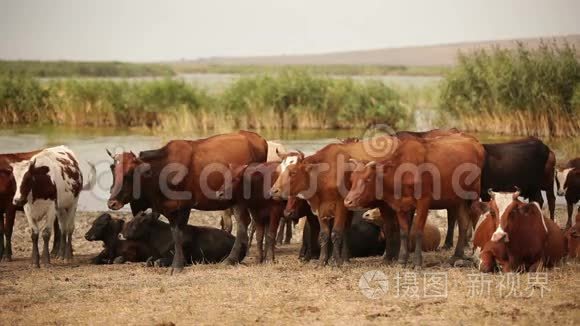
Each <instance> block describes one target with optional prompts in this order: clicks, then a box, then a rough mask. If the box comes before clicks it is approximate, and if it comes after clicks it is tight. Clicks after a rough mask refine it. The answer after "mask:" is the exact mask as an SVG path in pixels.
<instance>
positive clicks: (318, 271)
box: [0, 207, 580, 325]
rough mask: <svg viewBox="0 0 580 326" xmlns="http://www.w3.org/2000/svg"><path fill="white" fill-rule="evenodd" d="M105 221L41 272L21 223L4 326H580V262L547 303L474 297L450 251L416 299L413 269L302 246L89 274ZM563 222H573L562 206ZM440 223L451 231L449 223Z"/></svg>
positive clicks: (2, 311)
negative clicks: (334, 261)
mask: <svg viewBox="0 0 580 326" xmlns="http://www.w3.org/2000/svg"><path fill="white" fill-rule="evenodd" d="M96 215H97V214H95V213H80V214H79V216H78V220H77V231H76V232H75V242H74V246H75V254H76V258H75V264H74V265H72V266H63V265H62V263H60V262H54V264H53V265H52V266H50V267H49V268H41V269H33V268H31V267H30V266H29V258H28V257H29V254H30V240H29V236H28V233H27V232H26V225H25V224H26V221H25V219H24V218H23V217H22V216H19V217H18V220H17V224H16V231H15V236H14V247H15V252H14V256H15V258H16V259H15V261H13V262H10V263H8V262H1V263H0V324H2V325H12V324H25V325H33V324H59V325H60V324H96V325H102V324H113V323H118V324H146V325H151V324H170V323H175V324H181V325H183V324H217V323H220V324H239V323H254V322H259V323H268V324H272V323H275V324H288V323H300V324H304V323H310V324H353V323H356V324H375V323H381V324H382V323H386V322H394V323H397V324H429V325H433V324H498V323H505V322H508V323H517V324H532V323H533V324H543V323H545V322H549V323H555V324H569V325H579V324H580V282H578V277H579V276H580V264H579V263H578V262H568V263H567V264H564V265H562V266H559V267H557V268H555V269H554V270H552V271H550V272H549V274H548V281H547V282H548V283H547V285H546V287H547V289H548V290H547V291H546V292H545V293H544V295H543V297H541V296H540V294H539V291H540V288H539V287H536V288H535V293H534V294H533V295H532V296H531V297H530V298H527V297H514V296H515V295H517V293H516V294H513V293H512V294H510V295H507V290H506V289H504V288H502V287H501V284H507V278H506V277H508V276H506V275H495V276H492V277H491V279H490V282H491V286H490V293H489V294H487V293H484V294H483V295H478V294H474V293H473V292H471V293H470V291H473V286H472V285H474V286H476V287H477V288H479V287H480V285H481V282H474V281H471V280H470V278H473V277H477V276H478V275H480V274H477V273H476V271H475V270H474V269H470V268H461V269H460V268H451V267H448V266H447V265H446V264H445V263H444V261H445V260H446V258H447V257H449V255H450V254H451V252H450V251H439V252H434V253H428V254H426V255H425V264H426V265H427V266H428V267H427V268H425V269H424V270H423V271H422V272H419V273H417V274H414V275H416V277H417V282H418V291H419V292H418V297H417V298H415V297H412V296H411V295H410V294H409V293H404V290H405V289H408V290H412V289H413V284H410V287H407V288H405V287H404V286H402V285H400V286H397V281H396V277H397V275H399V276H401V277H403V275H404V273H405V272H409V273H412V271H411V270H409V269H403V268H400V267H398V266H385V265H383V264H382V263H381V258H380V257H374V258H365V259H353V260H352V263H351V264H349V265H348V266H345V267H342V268H331V267H326V268H319V267H317V266H316V265H315V264H312V263H307V264H304V263H301V262H299V261H298V259H297V258H296V256H297V251H298V247H299V244H298V243H293V244H291V245H286V246H282V247H280V248H279V251H278V253H279V254H278V256H277V258H278V262H277V263H275V264H271V265H263V266H260V265H257V264H256V263H255V261H254V259H253V257H250V258H248V259H246V260H245V261H244V263H243V264H242V265H240V266H235V267H231V266H222V265H213V266H212V265H209V266H208V265H206V266H199V265H198V266H193V267H188V268H186V269H185V272H184V273H182V274H179V275H177V276H168V275H167V269H163V268H147V267H145V266H143V264H125V265H108V266H93V265H89V264H88V263H87V260H88V259H89V258H90V257H92V256H93V255H95V254H96V253H97V252H98V251H99V250H100V245H99V244H95V243H89V242H87V241H85V240H84V238H83V235H84V232H85V231H86V230H87V229H88V226H89V225H90V222H92V220H93V219H94V218H95V217H96ZM209 215H210V214H207V213H204V214H200V213H194V214H193V218H192V219H191V220H190V222H191V223H194V224H210V225H217V223H218V219H217V218H216V217H215V214H213V213H212V214H211V215H213V216H209ZM558 216H559V217H560V218H562V217H563V216H564V210H563V209H562V207H558ZM431 220H432V221H434V222H435V223H437V224H438V225H439V226H440V227H441V230H442V231H444V225H445V219H444V218H436V217H434V218H431ZM560 222H561V221H560ZM297 234H298V231H296V232H295V235H297ZM298 238H299V237H298V236H296V237H295V239H298ZM252 248H254V247H252ZM373 270H377V271H381V272H383V273H384V274H385V275H386V278H387V281H388V286H387V287H386V289H387V290H386V291H385V292H377V294H378V298H377V299H369V298H367V297H366V296H364V295H363V293H362V292H361V289H360V288H359V281H360V279H361V276H362V275H363V274H364V273H365V272H368V271H373ZM438 272H443V273H446V274H443V275H447V295H446V296H444V297H432V296H429V295H427V296H425V295H424V291H425V290H428V291H431V290H432V289H433V288H432V287H430V286H426V284H425V283H424V276H425V274H423V273H427V274H426V275H427V276H429V275H430V274H429V273H438ZM409 275H413V274H409ZM470 275H471V276H470ZM511 276H514V275H511ZM514 277H516V278H517V277H518V276H514ZM519 280H520V282H521V283H520V286H517V287H516V289H518V290H520V291H522V292H526V288H527V282H528V278H527V275H521V276H519ZM400 283H401V284H402V283H403V282H402V281H401V282H400ZM378 284H379V283H377V282H371V283H370V285H371V286H373V287H376V286H377V285H378ZM380 284H383V285H385V283H384V282H383V283H380ZM443 284H444V283H443ZM443 288H444V287H443ZM470 288H471V290H470ZM397 289H399V290H400V291H401V292H400V293H399V295H398V294H397ZM428 294H429V293H428ZM432 294H441V293H434V292H432ZM525 294H526V293H522V296H523V295H525Z"/></svg>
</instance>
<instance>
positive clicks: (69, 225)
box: [55, 204, 77, 264]
mask: <svg viewBox="0 0 580 326" xmlns="http://www.w3.org/2000/svg"><path fill="white" fill-rule="evenodd" d="M76 212H77V207H76V204H74V205H72V206H71V207H70V208H69V209H68V210H66V211H64V212H62V214H59V215H63V216H65V226H64V227H63V228H62V230H61V232H62V233H63V234H66V242H65V251H64V263H65V264H69V263H72V259H73V247H72V238H73V233H74V231H75V215H76ZM55 214H56V213H55Z"/></svg>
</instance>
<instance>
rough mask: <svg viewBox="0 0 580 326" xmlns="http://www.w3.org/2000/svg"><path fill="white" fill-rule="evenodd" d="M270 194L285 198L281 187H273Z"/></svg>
mask: <svg viewBox="0 0 580 326" xmlns="http://www.w3.org/2000/svg"><path fill="white" fill-rule="evenodd" d="M270 196H272V198H274V199H282V198H284V196H283V194H282V191H280V189H279V188H272V189H270Z"/></svg>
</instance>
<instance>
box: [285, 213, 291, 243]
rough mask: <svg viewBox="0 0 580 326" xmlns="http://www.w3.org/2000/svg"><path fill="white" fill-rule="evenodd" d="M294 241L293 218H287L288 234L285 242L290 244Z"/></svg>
mask: <svg viewBox="0 0 580 326" xmlns="http://www.w3.org/2000/svg"><path fill="white" fill-rule="evenodd" d="M290 241H292V220H290V219H286V236H285V237H284V243H285V244H290Z"/></svg>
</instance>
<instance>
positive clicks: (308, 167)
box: [304, 164, 318, 172]
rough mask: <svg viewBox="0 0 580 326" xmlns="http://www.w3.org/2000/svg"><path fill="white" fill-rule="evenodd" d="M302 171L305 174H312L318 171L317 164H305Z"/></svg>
mask: <svg viewBox="0 0 580 326" xmlns="http://www.w3.org/2000/svg"><path fill="white" fill-rule="evenodd" d="M304 169H305V170H306V172H312V171H316V170H318V164H305V165H304Z"/></svg>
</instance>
